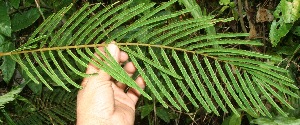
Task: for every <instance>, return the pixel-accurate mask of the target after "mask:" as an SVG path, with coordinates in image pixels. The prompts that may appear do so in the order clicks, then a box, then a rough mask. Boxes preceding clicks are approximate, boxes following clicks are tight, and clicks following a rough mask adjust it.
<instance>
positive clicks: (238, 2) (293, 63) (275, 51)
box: [0, 0, 300, 125]
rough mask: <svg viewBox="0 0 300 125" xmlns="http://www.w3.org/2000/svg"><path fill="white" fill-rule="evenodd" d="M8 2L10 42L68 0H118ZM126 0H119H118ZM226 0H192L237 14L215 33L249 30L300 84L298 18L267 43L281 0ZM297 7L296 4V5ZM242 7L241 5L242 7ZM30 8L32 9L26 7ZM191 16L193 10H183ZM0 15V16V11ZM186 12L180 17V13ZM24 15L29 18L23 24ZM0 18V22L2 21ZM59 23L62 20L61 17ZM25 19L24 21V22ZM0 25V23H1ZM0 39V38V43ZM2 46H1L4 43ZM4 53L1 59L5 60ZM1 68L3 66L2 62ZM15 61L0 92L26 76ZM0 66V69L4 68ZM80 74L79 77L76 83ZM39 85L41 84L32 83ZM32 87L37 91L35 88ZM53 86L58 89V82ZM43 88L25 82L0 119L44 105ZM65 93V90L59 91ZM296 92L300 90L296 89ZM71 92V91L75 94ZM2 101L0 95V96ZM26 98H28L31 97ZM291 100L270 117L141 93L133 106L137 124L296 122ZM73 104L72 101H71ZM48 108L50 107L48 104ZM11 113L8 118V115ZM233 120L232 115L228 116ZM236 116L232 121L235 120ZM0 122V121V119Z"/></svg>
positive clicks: (299, 112) (219, 14)
mask: <svg viewBox="0 0 300 125" xmlns="http://www.w3.org/2000/svg"><path fill="white" fill-rule="evenodd" d="M0 1H1V2H2V3H5V4H6V5H7V6H9V7H8V13H9V16H10V19H11V20H12V21H11V23H12V24H11V25H12V29H13V32H12V35H11V36H10V37H8V36H4V38H5V39H6V40H7V41H9V42H10V43H11V44H12V45H13V46H14V47H13V48H17V47H18V46H20V45H22V44H24V43H25V42H26V41H27V39H28V37H29V36H30V34H31V33H32V32H33V31H34V30H35V29H36V28H37V27H38V26H39V25H40V24H41V23H42V22H43V20H44V18H47V17H48V16H49V15H50V14H52V13H55V12H57V11H59V10H60V9H61V8H62V7H65V6H68V5H69V4H70V3H73V4H74V5H75V8H72V9H73V10H72V12H75V11H76V10H77V9H79V8H80V7H81V6H82V5H83V4H84V3H86V2H89V3H98V2H102V3H103V5H104V6H105V5H108V4H113V3H116V2H117V0H62V1H61V0H36V1H35V0H0ZM124 1H126V0H121V1H119V2H120V3H122V2H124ZM133 1H134V2H133V4H138V3H143V2H144V3H149V2H156V3H157V4H160V3H162V2H164V1H167V0H133ZM224 1H227V0H196V2H197V3H198V5H199V6H200V8H201V10H202V12H203V15H215V16H216V18H229V17H234V18H235V20H233V21H231V22H226V23H222V22H221V23H217V24H216V25H215V29H216V32H217V33H225V32H234V33H242V32H248V33H250V36H249V37H248V38H246V39H254V40H260V41H263V43H264V46H263V47H252V48H248V49H251V50H254V51H257V52H261V53H265V54H270V55H273V56H276V57H278V58H281V59H283V60H284V61H282V62H273V63H274V64H276V65H279V66H280V67H284V68H286V69H288V70H289V71H290V74H291V77H292V78H294V79H295V81H296V82H295V84H296V85H298V86H299V87H300V72H299V71H300V66H299V64H300V56H299V54H300V52H299V43H300V35H299V32H300V28H299V27H300V21H299V20H298V21H295V22H294V23H293V27H292V28H291V29H290V30H289V32H288V33H287V34H286V35H284V36H283V37H282V38H281V39H279V42H278V45H276V46H273V44H272V43H271V40H270V37H269V34H270V27H271V23H272V21H273V20H276V18H274V16H273V12H274V11H275V10H276V7H277V5H278V4H279V2H280V0H228V1H229V3H225V2H224ZM299 7H300V6H299ZM182 8H185V7H184V6H183V5H181V4H179V3H177V4H176V5H173V6H172V7H171V8H169V10H168V11H176V10H180V9H182ZM240 8H242V9H240ZM28 11H32V12H31V13H28ZM18 14H25V15H26V14H28V16H29V17H30V18H26V17H24V16H23V17H22V16H20V15H18ZM71 14H72V13H68V14H67V15H66V16H70V15H71ZM184 16H191V15H184ZM0 18H1V17H0ZM183 18H184V17H183ZM26 21H28V24H23V23H26ZM0 23H1V22H0ZM62 23H63V22H62ZM22 24H23V25H22ZM0 28H1V27H0ZM1 44H2V43H1ZM1 51H5V48H4V47H2V48H1ZM3 61H4V59H2V60H1V61H0V62H2V63H3ZM1 69H2V72H4V71H3V68H1ZM18 69H19V67H16V70H14V73H13V77H12V79H10V80H4V79H5V78H3V75H2V77H1V79H0V95H4V94H5V93H7V92H9V91H10V90H11V89H12V88H14V86H16V85H19V84H20V83H22V82H24V81H25V82H26V80H27V79H28V78H26V77H24V74H23V73H22V72H21V70H18ZM2 72H1V73H2ZM80 80H81V79H78V83H80ZM33 88H40V89H33ZM35 90H36V91H35ZM56 91H63V90H60V87H57V90H56ZM44 93H51V92H49V91H48V90H45V89H43V87H42V86H34V85H28V86H26V87H25V88H24V89H23V91H22V92H21V93H20V94H19V96H18V97H17V99H16V100H15V101H13V102H12V103H9V104H6V105H5V108H4V110H2V114H1V113H0V119H2V121H3V123H4V124H8V123H9V121H10V120H11V121H18V120H19V119H22V118H25V117H26V115H27V114H30V112H39V111H42V110H43V106H41V105H44V107H47V102H44V101H43V98H44ZM61 93H64V92H61ZM73 93H75V94H73V96H72V97H73V98H70V102H72V103H75V101H76V98H75V97H76V90H74V92H73ZM298 93H299V92H298ZM74 95H75V96H74ZM0 101H1V100H0ZM29 102H30V103H29ZM289 102H290V103H291V104H292V105H293V106H294V107H295V108H296V110H293V111H291V110H286V111H285V112H288V113H289V114H290V115H289V117H288V118H283V117H281V116H277V113H276V112H275V111H274V112H272V113H273V114H272V115H274V117H273V118H262V117H260V118H253V117H251V115H249V114H247V113H245V112H242V115H241V117H238V118H235V117H234V116H233V115H232V114H230V113H228V114H225V113H224V114H222V115H221V116H216V115H214V114H207V113H206V112H205V110H204V109H203V108H200V109H195V112H192V113H185V112H180V111H177V110H175V109H172V108H169V109H165V108H163V107H162V106H161V105H160V104H159V103H157V102H156V101H155V100H154V101H149V100H146V99H145V98H141V99H140V101H139V104H138V106H137V109H138V110H137V112H136V124H137V125H145V124H155V125H158V124H165V125H167V124H170V125H173V124H180V125H188V124H199V125H201V124H211V125H221V124H223V125H229V124H233V123H234V124H254V123H257V124H263V123H269V124H275V122H274V121H276V120H277V121H280V122H282V123H287V122H291V123H294V124H300V120H299V119H300V109H299V107H300V100H299V99H298V100H296V99H295V100H289ZM30 104H33V105H36V106H37V107H38V106H41V107H40V108H38V109H39V110H34V109H35V108H33V107H31V106H32V105H30ZM73 106H74V105H73ZM48 108H49V107H48ZM7 116H10V118H7ZM64 120H66V121H67V123H68V124H74V122H72V121H74V120H75V119H74V118H73V119H72V117H71V118H70V119H64ZM230 120H231V121H230ZM233 121H236V122H233ZM0 124H2V123H0Z"/></svg>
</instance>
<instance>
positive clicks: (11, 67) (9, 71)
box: [0, 41, 16, 83]
mask: <svg viewBox="0 0 300 125" xmlns="http://www.w3.org/2000/svg"><path fill="white" fill-rule="evenodd" d="M1 48H3V49H2V50H3V51H5V52H8V51H11V50H14V49H15V46H14V44H13V43H12V42H9V41H7V42H6V43H4V45H3V46H2V47H1ZM2 59H3V63H2V65H1V66H0V69H1V70H2V75H3V80H4V81H5V82H6V83H9V81H10V79H11V77H12V76H13V74H14V71H15V67H16V62H15V61H14V60H13V59H12V58H11V57H10V56H4V57H3V58H2Z"/></svg>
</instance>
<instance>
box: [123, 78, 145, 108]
mask: <svg viewBox="0 0 300 125" xmlns="http://www.w3.org/2000/svg"><path fill="white" fill-rule="evenodd" d="M135 82H136V84H137V85H138V86H139V87H140V88H142V89H143V90H144V89H145V86H146V84H145V81H144V80H143V78H142V77H138V78H137V79H136V80H135ZM127 95H128V97H129V98H131V100H132V101H133V102H134V103H135V104H136V102H137V101H138V99H139V96H140V95H141V93H140V92H139V91H138V90H136V89H134V88H130V89H129V90H128V92H127Z"/></svg>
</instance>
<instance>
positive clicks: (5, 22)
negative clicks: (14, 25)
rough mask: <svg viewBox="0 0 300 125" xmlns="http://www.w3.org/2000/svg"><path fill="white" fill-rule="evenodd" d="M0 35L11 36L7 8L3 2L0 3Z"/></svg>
mask: <svg viewBox="0 0 300 125" xmlns="http://www.w3.org/2000/svg"><path fill="white" fill-rule="evenodd" d="M0 17H1V18H0V34H3V35H4V36H8V37H10V36H11V22H10V18H9V15H8V8H7V6H6V3H5V2H4V1H2V0H1V1H0Z"/></svg>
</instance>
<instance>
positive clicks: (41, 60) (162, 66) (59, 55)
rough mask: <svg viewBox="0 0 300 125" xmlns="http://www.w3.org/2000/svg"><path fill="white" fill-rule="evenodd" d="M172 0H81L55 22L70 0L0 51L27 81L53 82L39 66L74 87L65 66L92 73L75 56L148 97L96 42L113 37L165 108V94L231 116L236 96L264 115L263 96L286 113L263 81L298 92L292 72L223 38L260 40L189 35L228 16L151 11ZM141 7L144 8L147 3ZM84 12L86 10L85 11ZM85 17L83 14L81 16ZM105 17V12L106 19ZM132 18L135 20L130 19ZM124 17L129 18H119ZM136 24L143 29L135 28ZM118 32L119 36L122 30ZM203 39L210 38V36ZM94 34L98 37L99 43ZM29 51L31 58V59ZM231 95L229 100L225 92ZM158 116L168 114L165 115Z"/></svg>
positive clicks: (181, 105)
mask: <svg viewBox="0 0 300 125" xmlns="http://www.w3.org/2000/svg"><path fill="white" fill-rule="evenodd" d="M175 2H176V0H172V1H170V2H167V3H164V4H162V5H161V6H159V7H156V8H153V6H154V5H155V4H143V3H142V4H138V5H136V6H133V7H129V6H128V5H130V3H131V1H129V2H126V3H124V4H121V5H120V6H117V7H113V6H112V5H111V6H107V7H106V8H105V9H103V10H102V11H99V12H96V11H95V10H97V8H98V7H99V6H100V4H95V5H94V6H90V5H88V4H85V5H84V6H83V7H82V8H81V9H80V10H78V11H77V12H76V13H74V14H73V16H71V17H70V18H69V19H68V20H67V21H66V22H65V24H64V25H62V26H60V28H58V29H56V27H57V26H58V25H59V22H60V20H62V18H63V17H64V16H62V15H64V14H65V13H67V12H68V11H69V10H70V8H71V7H72V6H71V5H70V6H68V7H66V8H63V9H62V10H60V11H59V12H57V13H56V14H53V15H51V16H49V17H48V18H47V19H46V20H45V21H44V22H43V23H42V24H41V25H40V26H39V27H38V28H37V29H36V30H35V32H34V33H33V34H32V35H31V37H30V38H29V40H28V41H27V43H25V44H24V45H22V46H21V47H19V48H18V49H16V50H14V51H11V52H9V53H3V54H2V55H9V56H10V57H11V58H13V59H14V60H15V61H16V62H17V63H18V64H19V65H20V66H21V67H22V68H23V69H24V71H25V72H26V74H27V75H28V76H29V77H30V78H31V80H32V81H33V82H35V83H36V84H39V83H43V84H44V85H46V86H47V87H48V88H49V89H50V90H52V89H53V88H52V87H51V85H50V84H49V82H47V81H48V80H49V79H48V80H47V79H46V77H45V76H43V75H42V74H47V77H49V78H50V80H51V81H52V82H54V83H56V85H58V86H61V87H63V88H64V89H66V90H67V91H70V89H69V88H68V87H67V85H68V84H71V85H73V86H75V87H77V88H79V87H80V86H79V85H78V84H77V83H76V82H75V81H74V80H73V79H72V76H70V74H68V72H73V73H75V74H76V75H75V76H80V77H89V76H90V75H92V74H85V73H84V72H82V71H80V70H79V69H78V68H77V67H76V65H73V64H72V63H71V62H77V63H79V64H80V65H82V66H84V67H86V66H87V64H86V63H85V62H91V64H93V65H95V66H96V67H98V68H100V69H103V70H104V71H106V72H107V73H108V74H109V75H111V76H112V77H113V78H115V79H116V80H118V81H120V82H122V83H125V84H127V85H128V86H130V87H132V88H135V89H137V90H139V91H140V92H141V94H142V95H143V96H144V97H146V98H148V99H150V100H151V99H152V98H153V97H151V96H150V95H149V94H148V93H146V92H144V91H143V90H142V89H141V88H139V87H138V86H137V85H136V84H135V82H134V79H132V78H130V77H129V76H127V75H126V72H125V71H124V70H123V68H122V67H121V66H120V65H119V64H118V63H117V62H115V61H114V59H113V58H112V56H111V55H110V56H108V57H106V56H105V55H103V54H102V53H101V52H100V51H99V50H98V49H97V47H99V46H106V45H107V43H110V42H111V41H112V40H116V42H117V43H116V44H117V45H118V46H119V47H120V48H121V49H122V50H123V51H125V52H127V53H128V54H129V57H130V59H131V60H132V62H133V63H134V64H135V66H136V68H137V70H138V72H139V73H140V75H141V76H142V77H143V78H144V80H145V82H146V83H147V86H148V88H149V89H150V91H151V93H152V94H153V95H154V97H155V98H156V99H157V100H158V101H159V102H160V103H161V104H162V106H163V107H165V108H166V107H168V105H167V101H168V102H169V103H170V104H171V106H174V108H176V109H177V110H182V109H183V110H185V111H186V112H189V111H190V110H192V108H190V109H189V108H188V107H187V105H186V103H187V102H186V101H188V102H191V103H192V105H193V106H194V107H195V108H198V107H199V106H203V107H204V108H205V110H206V111H207V112H208V113H210V112H213V113H215V114H216V115H219V111H218V110H217V107H216V106H218V107H221V109H222V111H224V112H228V107H229V109H230V110H231V111H233V113H234V114H235V115H237V116H239V115H240V114H239V113H238V111H237V110H236V109H237V107H235V106H234V105H233V103H234V102H237V103H238V104H239V108H242V110H243V111H246V112H249V113H250V114H254V115H255V116H257V115H258V113H259V114H261V115H263V116H269V117H271V114H270V113H269V111H268V109H267V108H266V107H264V106H263V105H264V104H263V101H267V102H269V103H270V104H271V105H272V106H273V107H275V108H276V109H277V110H278V111H279V113H281V114H282V115H285V116H286V114H285V113H284V112H283V111H282V109H281V108H280V107H279V106H278V104H277V103H275V102H274V99H273V97H271V96H270V94H272V95H273V96H274V98H276V99H278V100H279V101H280V102H281V103H282V104H284V105H286V106H287V107H288V108H290V109H293V107H291V106H290V105H289V104H288V103H287V102H286V100H285V99H284V97H283V96H282V95H278V94H276V92H274V90H273V89H272V88H271V87H275V88H277V89H278V90H280V93H282V94H284V95H290V96H293V97H296V98H298V95H297V94H295V93H293V92H292V91H291V90H290V89H297V87H296V86H295V85H293V82H294V81H293V80H291V79H290V78H288V77H286V76H285V75H286V73H287V71H286V70H285V69H282V68H279V67H276V66H273V65H268V64H263V63H262V62H261V61H260V60H263V59H272V57H271V56H268V55H263V54H260V53H256V52H251V51H247V50H242V49H237V48H231V47H226V46H225V45H227V46H228V45H232V44H235V45H240V46H244V45H248V46H256V45H261V43H260V42H256V41H249V40H235V39H230V38H231V37H241V36H247V35H248V34H217V35H199V36H192V35H190V34H193V33H196V31H199V30H201V29H204V28H207V27H211V26H213V25H214V23H216V22H226V21H230V20H232V19H212V17H203V18H199V19H185V20H180V21H175V22H173V23H170V24H167V23H165V22H166V20H170V19H174V18H175V17H177V16H179V15H181V14H184V13H188V12H190V9H185V10H181V11H177V12H174V13H171V14H166V15H158V16H156V14H157V13H158V12H160V11H162V10H163V9H165V8H166V7H168V6H170V5H172V4H173V3H175ZM125 8H126V9H125ZM149 9H151V10H152V11H147V10H149ZM91 14H93V16H90V15H91ZM138 15H142V16H138ZM86 18H89V20H85V19H86ZM107 18H109V19H110V20H106V19H107ZM132 18H135V20H131V19H132ZM129 20H131V21H133V22H131V23H130V24H125V23H126V22H128V21H129ZM112 24H113V25H112ZM119 27H126V28H125V29H123V30H121V31H119V32H118V33H115V32H114V31H115V30H118V28H119ZM182 27H183V28H182ZM138 28H142V29H148V30H145V31H144V32H137V31H136V29H138ZM75 29H78V30H75ZM92 31H93V32H92ZM129 34H131V35H129ZM145 34H148V37H144V38H140V39H139V40H137V39H136V38H137V37H138V36H144V35H145ZM70 35H71V36H72V37H71V38H70V37H69V36H70ZM126 35H127V37H124V36H126ZM187 36H189V38H187ZM128 39H130V41H128ZM211 39H214V41H210V40H211ZM102 41H106V43H105V44H100V43H101V42H102ZM213 46H222V48H218V49H215V48H214V47H213ZM71 50H72V51H71ZM105 51H107V50H105ZM75 52H76V53H75ZM93 52H96V53H97V54H98V55H99V56H100V57H101V58H102V60H100V59H98V58H97V57H96V56H95V55H94V54H93ZM74 55H77V56H74ZM66 58H69V60H67V59H66ZM32 59H34V60H35V63H33V62H32V61H31V60H32ZM70 60H72V61H70ZM103 61H104V62H107V63H104V62H103ZM50 62H52V63H50ZM59 62H63V64H61V63H59ZM36 65H38V66H39V67H40V69H41V70H39V69H38V68H37V67H36ZM215 68H216V69H215ZM29 69H30V70H29ZM175 69H177V70H175ZM67 71H68V72H67ZM158 74H159V75H158ZM62 78H63V79H62ZM66 83H67V84H66ZM163 83H165V84H163ZM232 85H233V86H232ZM204 86H205V87H204ZM240 86H241V88H240ZM178 88H179V89H180V90H181V91H183V93H184V95H185V96H186V97H187V100H184V99H182V97H180V96H179V93H178V92H177V91H176V89H178ZM167 90H171V92H169V91H167ZM225 90H229V91H230V94H226V92H225ZM258 94H262V95H263V96H264V97H265V98H266V100H262V99H261V98H260V97H259V95H258ZM172 95H173V96H172ZM245 95H246V96H245ZM231 96H232V97H233V98H234V100H231V99H230V98H229V97H231ZM245 97H247V98H245ZM241 100H242V101H241ZM214 103H215V104H216V105H215V104H214ZM162 119H164V120H165V121H168V120H167V118H165V117H164V118H162Z"/></svg>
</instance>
